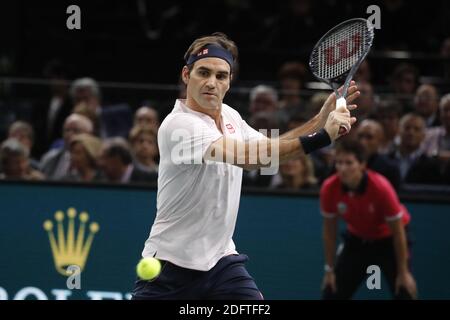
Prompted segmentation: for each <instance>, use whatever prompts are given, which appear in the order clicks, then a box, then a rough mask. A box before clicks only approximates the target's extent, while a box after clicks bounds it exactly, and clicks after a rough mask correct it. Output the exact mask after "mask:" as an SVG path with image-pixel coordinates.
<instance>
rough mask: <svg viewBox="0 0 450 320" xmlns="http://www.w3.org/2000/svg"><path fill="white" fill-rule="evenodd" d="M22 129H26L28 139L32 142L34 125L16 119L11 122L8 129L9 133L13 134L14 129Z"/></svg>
mask: <svg viewBox="0 0 450 320" xmlns="http://www.w3.org/2000/svg"><path fill="white" fill-rule="evenodd" d="M16 130H20V131H24V132H25V134H26V135H27V137H28V139H30V141H31V142H33V141H34V130H33V127H32V126H31V125H30V124H29V123H28V122H25V121H16V122H13V124H11V126H10V127H9V130H8V134H11V133H12V132H13V131H16Z"/></svg>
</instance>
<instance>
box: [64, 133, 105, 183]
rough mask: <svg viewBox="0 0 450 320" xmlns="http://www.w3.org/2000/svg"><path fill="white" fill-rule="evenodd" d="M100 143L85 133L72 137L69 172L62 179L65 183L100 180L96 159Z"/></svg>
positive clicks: (97, 139)
mask: <svg viewBox="0 0 450 320" xmlns="http://www.w3.org/2000/svg"><path fill="white" fill-rule="evenodd" d="M101 147H102V142H101V140H100V139H99V138H97V137H94V136H93V135H90V134H87V133H81V134H77V135H75V136H73V138H72V139H71V141H70V145H69V150H70V171H69V173H68V174H67V175H66V176H64V177H63V178H62V179H63V180H66V181H80V182H92V181H99V180H101V172H100V170H99V168H98V157H99V155H100V150H101Z"/></svg>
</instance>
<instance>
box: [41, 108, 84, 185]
mask: <svg viewBox="0 0 450 320" xmlns="http://www.w3.org/2000/svg"><path fill="white" fill-rule="evenodd" d="M92 132H93V125H92V122H91V120H89V119H88V118H86V117H85V116H82V115H80V114H75V113H73V114H71V115H70V116H68V117H67V119H66V121H65V122H64V128H63V139H64V144H63V147H62V148H59V149H52V150H50V151H48V152H47V153H46V154H44V155H43V156H42V159H41V163H40V168H41V170H42V172H44V174H45V175H46V177H47V179H50V180H59V179H61V178H62V177H64V176H67V175H68V174H69V168H70V151H69V146H70V141H71V139H72V137H73V136H75V135H77V134H80V133H92Z"/></svg>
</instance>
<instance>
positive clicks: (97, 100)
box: [70, 78, 132, 138]
mask: <svg viewBox="0 0 450 320" xmlns="http://www.w3.org/2000/svg"><path fill="white" fill-rule="evenodd" d="M70 95H71V97H72V100H73V105H74V110H75V109H77V108H78V109H83V110H84V112H85V114H84V115H86V116H88V115H95V119H98V123H96V122H95V120H93V124H94V133H95V134H96V135H98V136H99V137H102V138H107V137H115V136H126V134H127V133H128V131H129V130H130V127H131V122H132V114H131V110H130V108H129V106H128V105H126V104H118V105H113V106H102V105H101V92H100V87H99V85H98V83H97V81H95V80H94V79H92V78H79V79H76V80H75V81H74V82H73V83H72V85H71V88H70ZM80 105H81V107H80Z"/></svg>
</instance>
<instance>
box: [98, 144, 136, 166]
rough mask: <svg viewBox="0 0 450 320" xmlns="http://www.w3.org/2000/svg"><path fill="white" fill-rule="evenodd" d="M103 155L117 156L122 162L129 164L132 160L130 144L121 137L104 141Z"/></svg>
mask: <svg viewBox="0 0 450 320" xmlns="http://www.w3.org/2000/svg"><path fill="white" fill-rule="evenodd" d="M103 152H104V155H105V156H107V157H110V158H112V157H117V158H119V159H120V161H122V163H123V164H125V165H129V164H131V163H132V162H133V156H132V155H131V150H130V146H129V145H128V143H127V141H126V140H125V139H124V138H122V137H115V138H111V139H108V140H106V141H105V143H104V149H103Z"/></svg>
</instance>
